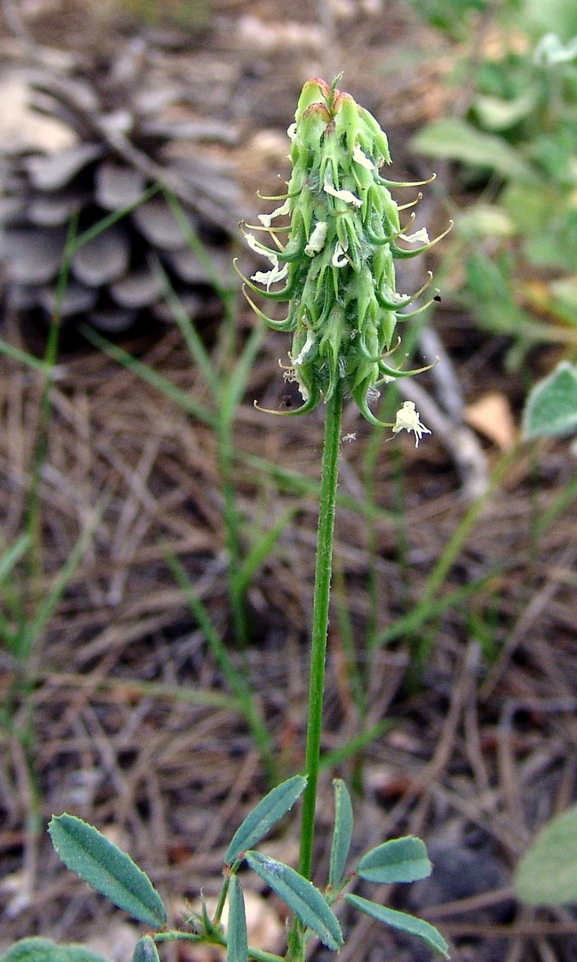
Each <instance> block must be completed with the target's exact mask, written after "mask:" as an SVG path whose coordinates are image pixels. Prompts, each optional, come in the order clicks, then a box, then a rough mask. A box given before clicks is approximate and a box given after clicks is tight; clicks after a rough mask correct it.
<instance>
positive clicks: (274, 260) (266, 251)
mask: <svg viewBox="0 0 577 962" xmlns="http://www.w3.org/2000/svg"><path fill="white" fill-rule="evenodd" d="M244 239H245V240H246V242H247V244H248V246H249V247H250V249H251V251H254V252H255V254H260V255H261V256H262V257H266V259H267V260H269V261H270V262H271V264H272V265H273V267H275V266H276V265H277V264H278V257H277V255H276V254H275V252H274V251H271V250H270V248H269V247H266V245H265V244H261V243H260V241H257V239H256V237H255V236H254V234H245V235H244Z"/></svg>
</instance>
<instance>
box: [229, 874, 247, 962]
mask: <svg viewBox="0 0 577 962" xmlns="http://www.w3.org/2000/svg"><path fill="white" fill-rule="evenodd" d="M247 960H248V935H247V931H246V913H245V910H244V896H243V894H242V888H241V884H240V882H239V880H238V878H237V876H236V875H233V876H232V877H231V879H230V886H229V890H228V933H227V943H226V962H247Z"/></svg>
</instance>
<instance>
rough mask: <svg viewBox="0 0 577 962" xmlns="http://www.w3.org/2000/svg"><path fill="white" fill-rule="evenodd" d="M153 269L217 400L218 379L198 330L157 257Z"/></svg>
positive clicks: (191, 351)
mask: <svg viewBox="0 0 577 962" xmlns="http://www.w3.org/2000/svg"><path fill="white" fill-rule="evenodd" d="M153 270H154V272H155V274H157V276H158V278H159V280H160V282H161V284H162V289H163V293H164V298H165V301H166V303H167V305H168V307H169V308H170V311H171V313H172V316H173V317H174V320H175V321H176V323H177V324H178V327H179V329H180V332H181V334H182V336H183V338H184V341H185V343H186V346H187V348H188V350H189V352H190V356H191V357H192V359H193V361H194V363H195V364H196V367H197V368H198V370H199V371H200V374H201V375H202V377H203V378H204V381H205V383H206V385H207V387H208V388H209V390H210V391H211V392H212V395H213V397H214V399H215V401H216V402H218V399H219V379H218V375H217V373H216V371H215V370H214V367H213V364H212V361H211V359H210V355H209V353H208V351H207V350H206V348H205V346H204V344H203V342H202V340H201V338H200V337H199V336H198V332H197V330H196V328H195V326H194V324H193V322H192V320H191V319H190V317H189V315H188V314H187V312H186V311H185V309H184V307H183V305H182V301H181V300H180V298H179V297H178V295H177V293H176V291H175V290H174V288H173V286H172V284H171V283H170V279H169V277H168V274H167V273H166V271H165V270H164V268H163V267H162V264H161V263H160V261H159V259H158V257H155V258H154V261H153Z"/></svg>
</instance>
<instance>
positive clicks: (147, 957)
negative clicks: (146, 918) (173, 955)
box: [132, 935, 160, 962]
mask: <svg viewBox="0 0 577 962" xmlns="http://www.w3.org/2000/svg"><path fill="white" fill-rule="evenodd" d="M132 962H160V957H159V955H158V949H157V948H156V943H155V941H154V939H153V938H152V937H151V936H150V935H143V936H142V938H141V939H139V940H138V942H137V943H136V945H135V947H134V955H133V956H132Z"/></svg>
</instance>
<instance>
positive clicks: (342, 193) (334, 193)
mask: <svg viewBox="0 0 577 962" xmlns="http://www.w3.org/2000/svg"><path fill="white" fill-rule="evenodd" d="M323 189H324V191H325V193H327V194H330V195H331V197H338V199H339V200H344V202H345V203H346V204H352V205H353V207H362V206H363V202H362V200H361V199H360V198H359V197H357V196H356V194H353V192H352V190H337V189H336V188H335V187H333V185H332V184H331V183H329V181H328V180H325V182H324V185H323Z"/></svg>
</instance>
